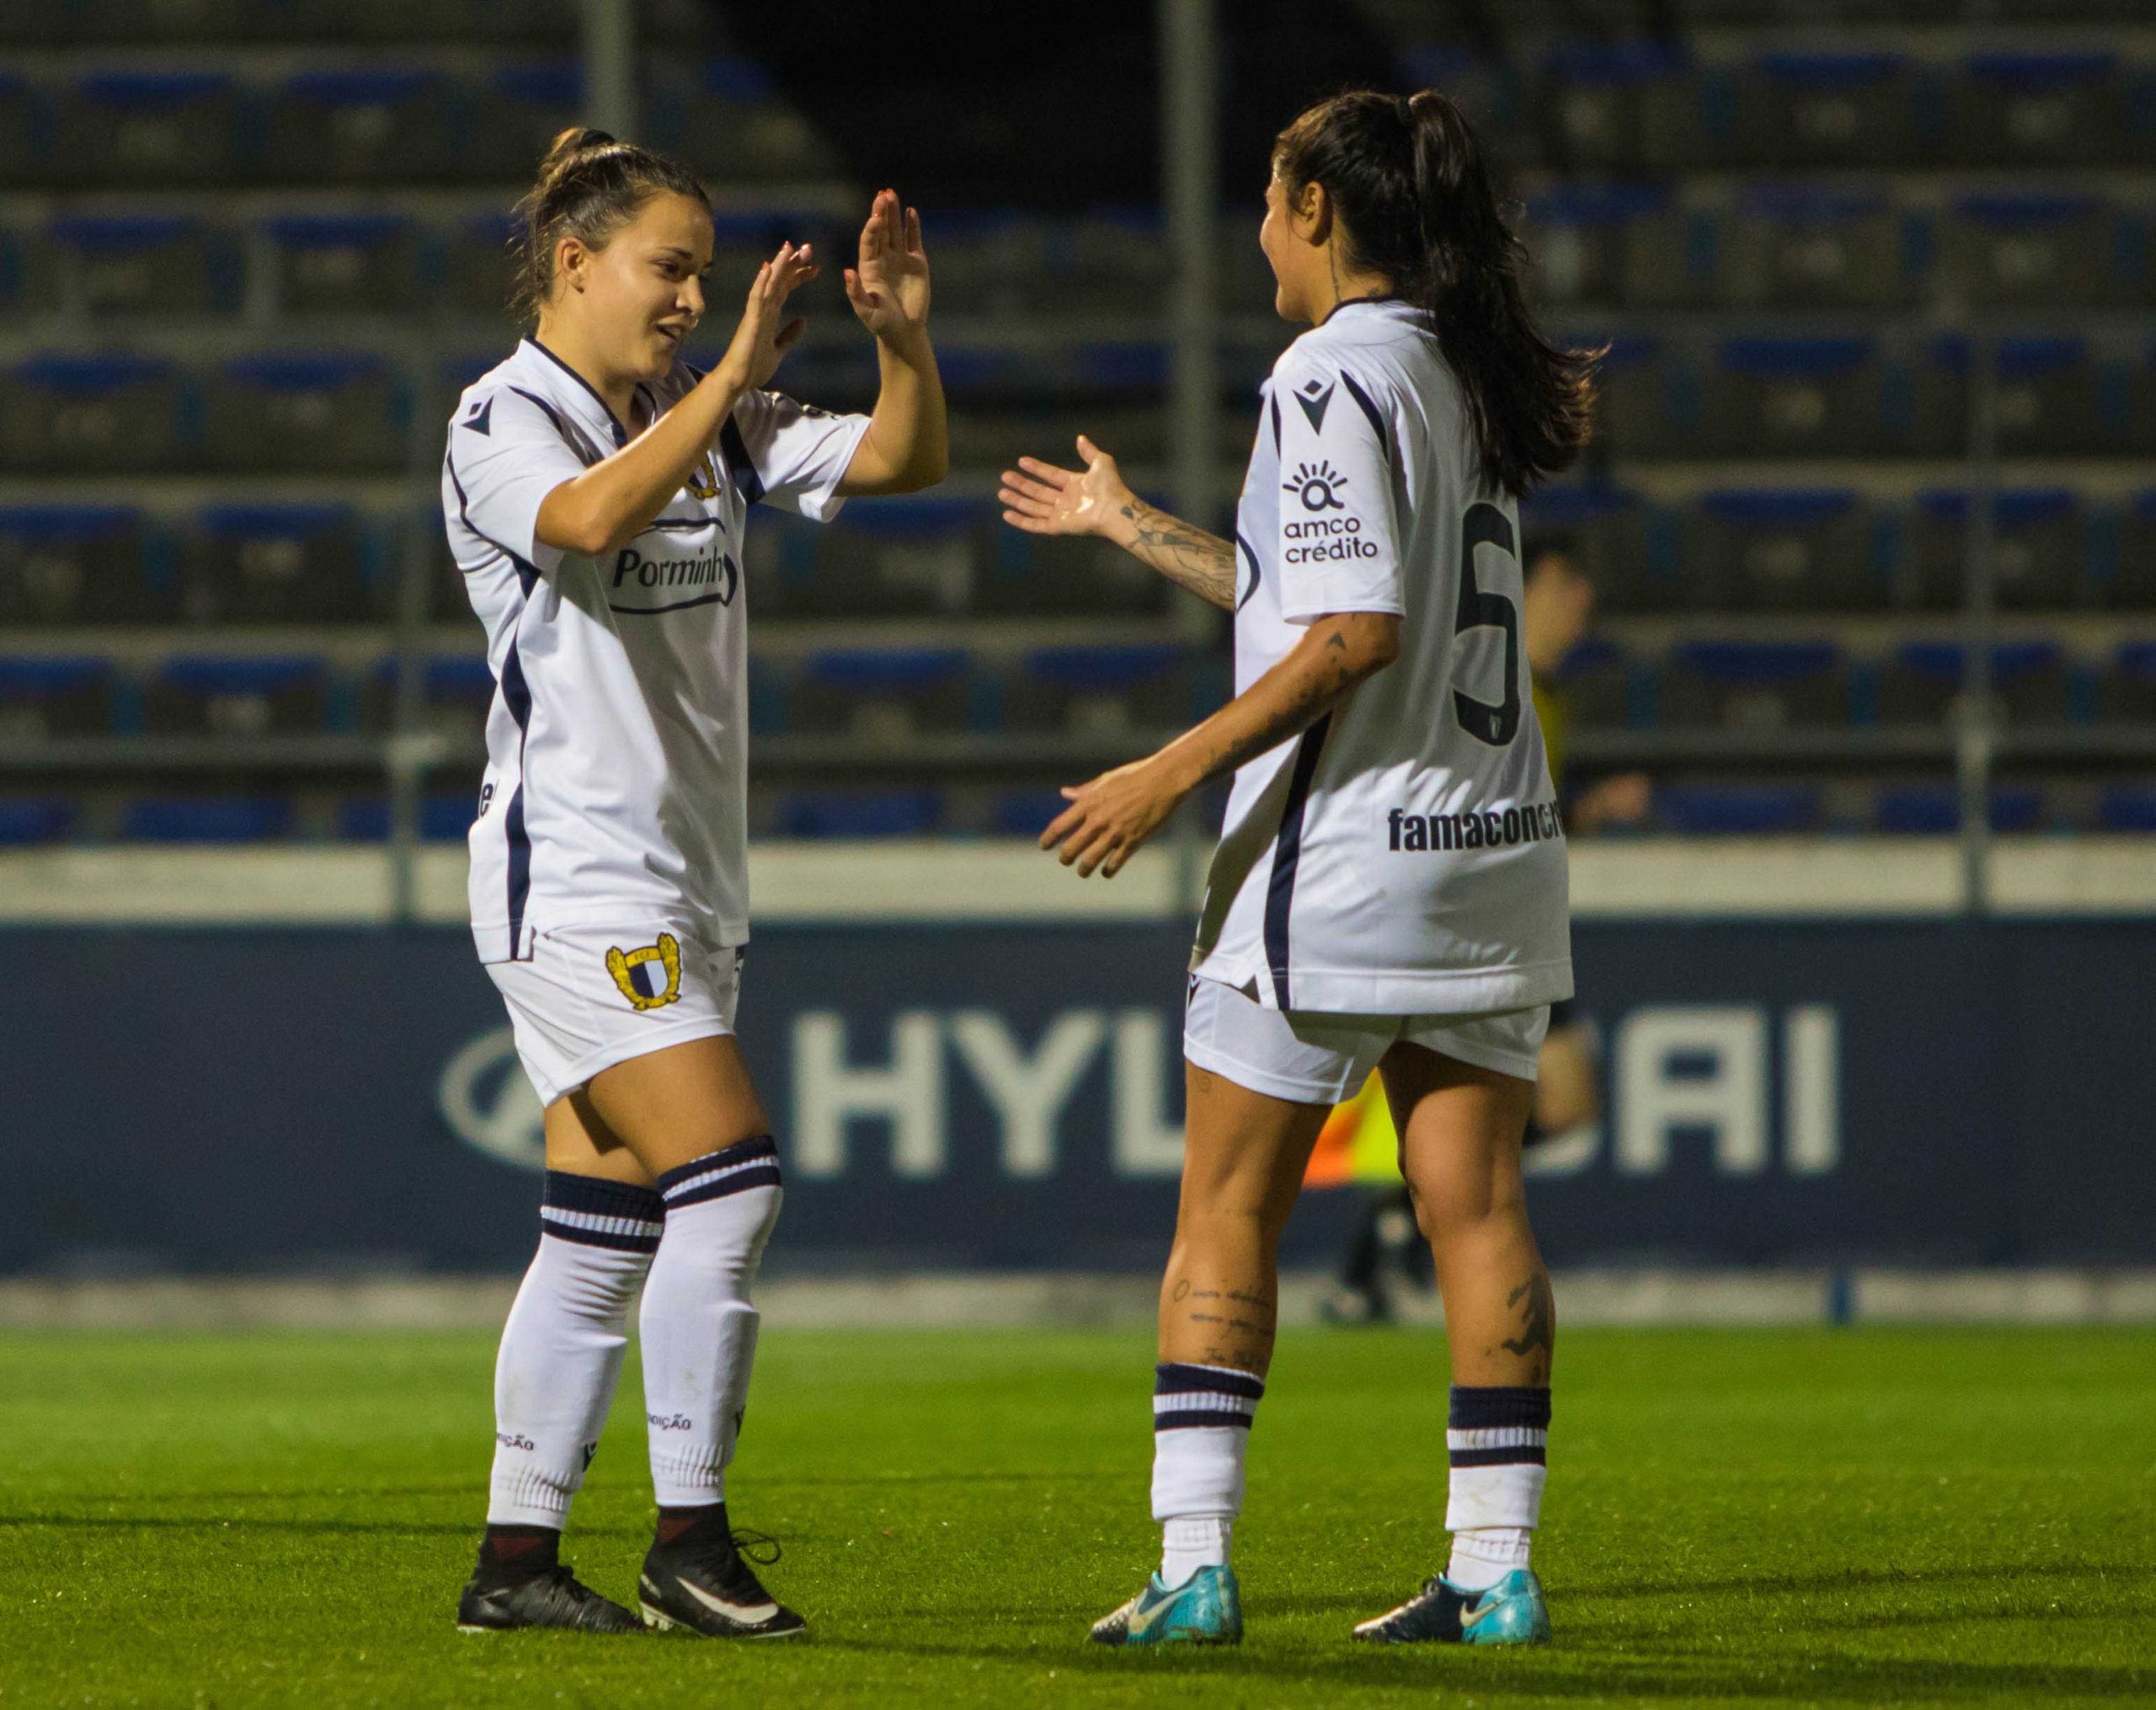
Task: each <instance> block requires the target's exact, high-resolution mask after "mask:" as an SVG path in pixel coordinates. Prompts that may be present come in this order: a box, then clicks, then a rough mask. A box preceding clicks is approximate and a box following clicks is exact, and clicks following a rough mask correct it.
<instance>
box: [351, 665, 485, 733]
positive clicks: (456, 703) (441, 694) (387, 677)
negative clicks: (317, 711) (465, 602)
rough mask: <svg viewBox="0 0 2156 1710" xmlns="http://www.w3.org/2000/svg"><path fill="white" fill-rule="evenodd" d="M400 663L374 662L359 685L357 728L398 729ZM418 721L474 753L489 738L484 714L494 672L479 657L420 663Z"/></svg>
mask: <svg viewBox="0 0 2156 1710" xmlns="http://www.w3.org/2000/svg"><path fill="white" fill-rule="evenodd" d="M402 671H403V665H402V664H401V662H400V661H399V660H397V659H395V658H394V657H392V658H387V659H382V660H377V661H376V663H375V665H374V666H373V668H372V669H371V670H370V671H368V672H367V674H366V680H365V681H363V682H362V683H361V685H360V707H359V727H360V729H362V730H365V731H369V732H375V733H380V732H386V731H388V730H392V729H395V728H396V726H397V697H398V687H399V678H400V675H401V672H402ZM419 685H420V695H421V713H420V717H421V720H422V722H423V723H424V724H425V726H426V728H427V729H429V730H430V731H432V732H434V733H435V735H438V736H442V737H446V738H447V739H448V740H450V741H451V743H454V744H456V745H459V746H461V747H464V748H467V749H469V750H471V751H472V752H473V753H475V754H476V753H477V752H478V750H479V749H481V748H482V747H483V745H485V742H486V740H487V714H488V711H489V710H490V709H491V708H493V706H494V670H493V668H492V667H491V666H490V665H488V663H487V661H486V660H485V659H484V658H483V657H482V656H479V655H471V656H451V657H446V658H435V659H429V660H424V661H423V662H422V663H421V665H420V668H419Z"/></svg>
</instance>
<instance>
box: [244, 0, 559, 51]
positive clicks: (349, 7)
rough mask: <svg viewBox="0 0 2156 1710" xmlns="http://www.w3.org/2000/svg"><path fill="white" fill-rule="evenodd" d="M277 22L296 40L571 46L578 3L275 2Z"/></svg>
mask: <svg viewBox="0 0 2156 1710" xmlns="http://www.w3.org/2000/svg"><path fill="white" fill-rule="evenodd" d="M275 18H276V22H277V29H278V33H280V34H282V35H286V36H288V37H290V38H291V39H293V40H309V41H312V40H321V41H334V40H353V41H370V42H387V43H405V42H410V41H414V40H421V41H442V42H485V43H526V42H555V43H558V44H561V45H573V44H574V41H575V40H576V30H577V19H578V6H577V0H365V3H363V4H354V3H353V0H275ZM258 27H261V26H258Z"/></svg>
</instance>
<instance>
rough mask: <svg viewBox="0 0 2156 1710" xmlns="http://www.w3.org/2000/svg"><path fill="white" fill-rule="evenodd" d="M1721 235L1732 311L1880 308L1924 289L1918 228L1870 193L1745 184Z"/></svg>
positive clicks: (1913, 296)
mask: <svg viewBox="0 0 2156 1710" xmlns="http://www.w3.org/2000/svg"><path fill="white" fill-rule="evenodd" d="M1723 229H1724V240H1723V241H1724V245H1725V248H1726V250H1727V252H1728V254H1727V259H1726V262H1725V264H1724V271H1725V274H1726V278H1727V281H1728V283H1727V287H1726V290H1727V298H1728V301H1730V302H1733V303H1739V304H1742V305H1745V306H1747V307H1759V308H1777V309H1808V308H1887V307H1893V306H1895V305H1898V304H1905V303H1909V302H1914V301H1915V300H1916V299H1917V297H1918V296H1919V293H1920V292H1921V291H1922V290H1923V289H1924V282H1925V281H1924V277H1923V275H1922V272H1921V270H1920V263H1921V259H1922V257H1923V254H1924V244H1923V241H1922V240H1923V236H1924V232H1923V226H1922V222H1920V220H1919V219H1918V218H1917V217H1916V216H1913V215H1909V214H1905V213H1904V212H1903V211H1901V210H1900V209H1898V208H1897V207H1896V206H1894V205H1893V204H1892V202H1891V201H1890V200H1888V199H1887V197H1886V196H1885V195H1881V194H1879V193H1878V192H1876V191H1865V190H1855V191H1853V190H1842V189H1834V188H1828V187H1824V186H1819V185H1812V184H1786V183H1774V182H1768V183H1759V184H1746V185H1745V186H1743V187H1742V189H1741V190H1739V191H1738V193H1737V201H1736V206H1734V207H1733V208H1732V210H1731V212H1730V215H1729V217H1728V219H1727V221H1726V223H1725V225H1724V228H1723Z"/></svg>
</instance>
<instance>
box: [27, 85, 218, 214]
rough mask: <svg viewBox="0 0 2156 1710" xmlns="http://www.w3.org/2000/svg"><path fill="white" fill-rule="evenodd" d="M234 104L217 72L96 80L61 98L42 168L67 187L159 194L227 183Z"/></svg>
mask: <svg viewBox="0 0 2156 1710" xmlns="http://www.w3.org/2000/svg"><path fill="white" fill-rule="evenodd" d="M238 112H239V96H238V90H237V86H236V85H235V84H234V83H233V80H232V78H231V77H228V76H227V75H225V74H224V73H223V72H196V71H188V72H168V71H154V72H151V71H144V72H136V71H126V72H98V73H95V74H93V75H91V76H88V77H80V78H77V80H76V81H75V83H73V84H72V85H71V86H70V87H69V88H67V89H65V90H64V91H62V92H61V98H60V109H59V116H58V120H57V126H56V147H54V149H53V152H52V154H51V158H50V159H49V160H48V161H47V162H45V169H46V170H47V171H48V172H49V173H50V174H51V176H52V177H53V178H54V179H57V180H59V181H61V182H62V183H65V184H70V185H99V186H103V185H126V186H131V187H136V186H139V187H141V188H144V189H159V190H162V189H163V188H165V187H166V186H168V185H170V184H223V183H227V182H229V181H231V179H232V178H233V176H234V175H235V173H236V171H237V167H238V163H239V156H238Z"/></svg>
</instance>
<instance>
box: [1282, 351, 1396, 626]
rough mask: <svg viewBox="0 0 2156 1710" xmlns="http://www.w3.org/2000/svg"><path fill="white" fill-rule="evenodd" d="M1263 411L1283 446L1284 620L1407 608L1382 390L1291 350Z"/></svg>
mask: <svg viewBox="0 0 2156 1710" xmlns="http://www.w3.org/2000/svg"><path fill="white" fill-rule="evenodd" d="M1267 409H1268V411H1269V413H1270V414H1272V415H1273V419H1274V420H1275V421H1276V422H1277V423H1278V433H1279V444H1280V489H1281V490H1280V524H1279V538H1278V540H1277V541H1276V542H1274V551H1275V555H1274V558H1273V562H1274V563H1275V564H1277V565H1278V567H1279V568H1278V574H1279V580H1280V615H1281V616H1282V617H1284V618H1286V619H1287V620H1288V621H1289V623H1311V622H1313V621H1315V619H1317V618H1320V617H1325V616H1326V614H1327V613H1329V612H1403V611H1404V610H1405V609H1406V608H1405V607H1403V606H1402V604H1401V589H1400V545H1399V542H1400V529H1399V526H1398V521H1399V520H1398V518H1397V517H1396V516H1395V515H1394V486H1395V484H1394V480H1393V463H1394V459H1395V458H1396V457H1397V456H1398V444H1397V440H1398V430H1397V427H1396V424H1395V423H1394V422H1393V421H1392V420H1391V419H1390V414H1389V413H1388V411H1387V409H1386V408H1385V402H1384V399H1383V397H1382V394H1381V393H1378V392H1377V391H1376V390H1375V389H1374V387H1372V386H1371V385H1370V383H1369V382H1367V381H1364V380H1362V379H1359V378H1358V377H1356V376H1354V375H1353V374H1351V373H1349V372H1348V371H1347V370H1346V369H1344V368H1342V366H1339V364H1338V362H1337V359H1336V358H1334V357H1333V356H1331V355H1328V354H1326V353H1324V352H1315V353H1310V354H1304V353H1301V352H1297V351H1293V350H1291V351H1289V354H1288V355H1287V356H1286V357H1285V358H1284V359H1283V361H1281V363H1280V365H1279V366H1278V368H1276V369H1275V370H1274V371H1273V387H1272V400H1271V402H1270V403H1269V404H1268V406H1267Z"/></svg>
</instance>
